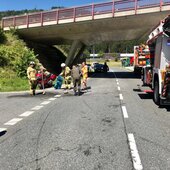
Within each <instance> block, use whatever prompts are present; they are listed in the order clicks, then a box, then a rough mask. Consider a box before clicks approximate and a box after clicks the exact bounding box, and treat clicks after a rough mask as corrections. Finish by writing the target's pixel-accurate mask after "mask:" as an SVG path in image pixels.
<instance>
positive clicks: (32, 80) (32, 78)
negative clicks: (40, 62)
mask: <svg viewBox="0 0 170 170" xmlns="http://www.w3.org/2000/svg"><path fill="white" fill-rule="evenodd" d="M36 74H37V71H36V69H35V62H34V61H31V62H30V64H29V67H28V68H27V77H28V81H29V86H30V94H31V95H35V89H36V86H37V78H36Z"/></svg>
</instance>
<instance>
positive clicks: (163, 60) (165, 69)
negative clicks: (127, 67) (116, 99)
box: [143, 15, 170, 105]
mask: <svg viewBox="0 0 170 170" xmlns="http://www.w3.org/2000/svg"><path fill="white" fill-rule="evenodd" d="M147 44H148V46H149V49H150V54H151V55H152V56H153V58H152V59H151V60H150V66H149V65H148V66H145V67H143V84H145V85H148V86H150V87H151V88H152V89H153V92H154V102H155V103H156V104H157V105H169V104H170V15H169V16H168V17H166V18H165V19H164V20H162V21H161V22H160V24H159V25H158V26H157V27H156V28H155V29H154V30H153V31H152V32H151V33H150V35H149V39H148V41H147Z"/></svg>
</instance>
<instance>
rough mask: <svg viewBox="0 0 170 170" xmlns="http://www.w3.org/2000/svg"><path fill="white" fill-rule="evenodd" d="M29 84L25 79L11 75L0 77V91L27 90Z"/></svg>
mask: <svg viewBox="0 0 170 170" xmlns="http://www.w3.org/2000/svg"><path fill="white" fill-rule="evenodd" d="M28 89H29V84H28V80H27V79H23V78H19V77H12V78H1V79H0V91H2V92H4V91H21V90H28Z"/></svg>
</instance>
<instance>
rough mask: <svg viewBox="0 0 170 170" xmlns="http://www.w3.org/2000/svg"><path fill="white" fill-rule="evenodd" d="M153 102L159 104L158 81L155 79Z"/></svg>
mask: <svg viewBox="0 0 170 170" xmlns="http://www.w3.org/2000/svg"><path fill="white" fill-rule="evenodd" d="M154 102H155V104H157V105H160V95H159V83H158V81H157V80H156V81H155V83H154Z"/></svg>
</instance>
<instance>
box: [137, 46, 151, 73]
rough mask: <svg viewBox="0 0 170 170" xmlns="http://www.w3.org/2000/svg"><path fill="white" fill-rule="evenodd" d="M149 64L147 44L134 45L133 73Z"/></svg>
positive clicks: (139, 71) (138, 71)
mask: <svg viewBox="0 0 170 170" xmlns="http://www.w3.org/2000/svg"><path fill="white" fill-rule="evenodd" d="M146 65H150V51H149V47H148V46H147V45H144V44H141V45H139V46H134V73H135V74H140V75H141V71H142V68H143V67H144V66H146Z"/></svg>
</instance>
